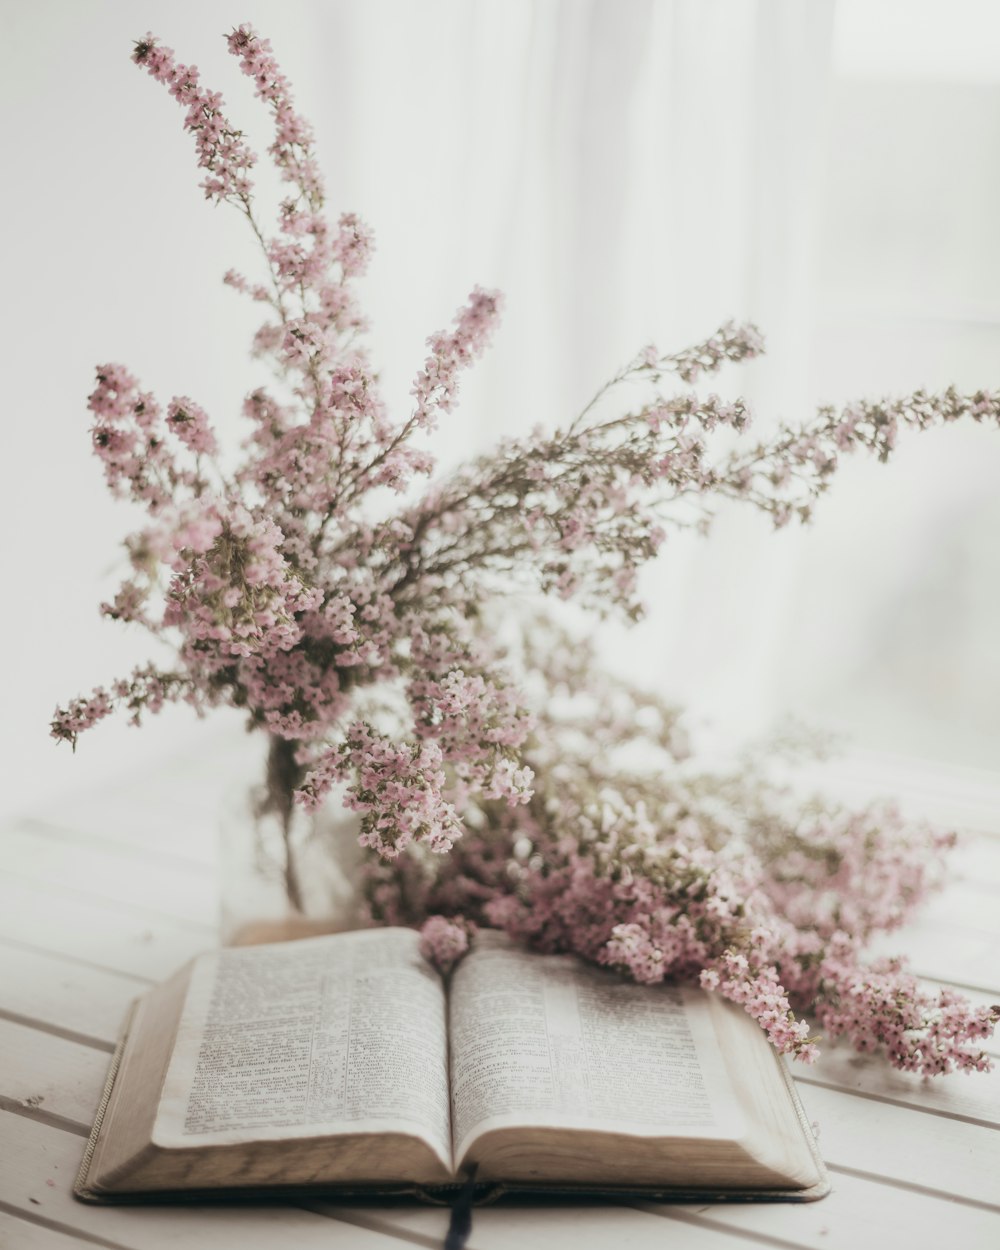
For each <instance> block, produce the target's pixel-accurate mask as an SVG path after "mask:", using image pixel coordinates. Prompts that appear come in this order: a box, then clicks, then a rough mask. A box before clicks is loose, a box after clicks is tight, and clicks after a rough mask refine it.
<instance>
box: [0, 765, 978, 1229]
mask: <svg viewBox="0 0 1000 1250" xmlns="http://www.w3.org/2000/svg"><path fill="white" fill-rule="evenodd" d="M216 765H217V761H216V760H214V759H213V756H212V753H211V752H205V751H204V750H202V751H201V752H200V753H199V754H197V755H196V756H194V757H192V758H181V759H179V760H177V761H175V762H174V763H173V764H172V766H171V767H170V768H169V769H164V770H163V772H162V773H161V774H158V775H155V776H143V777H139V778H131V779H129V780H127V781H123V782H122V784H121V785H119V786H117V787H114V788H108V787H105V788H104V792H103V793H91V794H86V793H84V794H81V795H80V796H79V797H78V798H76V799H74V800H73V801H72V802H66V801H64V802H60V803H59V804H52V803H46V802H45V801H44V799H43V800H40V801H39V804H38V808H37V813H36V814H33V816H32V818H31V819H26V820H22V821H18V822H14V823H13V824H11V825H9V826H8V827H7V828H6V829H4V830H3V831H2V832H0V848H2V858H0V969H2V972H0V1174H2V1175H0V1247H3V1248H4V1250H43V1248H44V1250H72V1248H73V1247H81V1246H87V1245H91V1246H93V1245H97V1246H105V1247H111V1248H113V1250H160V1248H161V1247H162V1248H163V1250H186V1248H188V1247H190V1248H191V1250H214V1248H217V1250H224V1248H229V1247H232V1248H233V1250H236V1248H239V1250H270V1248H272V1247H274V1248H281V1250H285V1248H289V1247H293V1248H294V1250H310V1248H311V1247H324V1248H325V1250H326V1248H329V1247H350V1248H351V1250H354V1248H356V1250H391V1248H393V1247H394V1248H395V1250H399V1247H400V1246H402V1245H411V1246H427V1247H438V1246H440V1245H441V1242H442V1239H443V1236H444V1231H445V1225H446V1218H447V1216H446V1212H444V1211H442V1210H440V1209H435V1208H426V1207H421V1206H416V1205H414V1206H412V1207H408V1206H407V1207H392V1208H388V1207H382V1208H379V1207H377V1206H351V1207H342V1206H335V1205H332V1204H324V1203H318V1202H317V1203H311V1204H308V1205H303V1206H291V1205H289V1206H287V1207H280V1206H279V1207H275V1206H268V1207H264V1206H259V1207H253V1206H244V1207H234V1206H221V1205H220V1206H215V1207H198V1208H187V1209H179V1208H177V1207H166V1206H163V1207H139V1208H104V1207H94V1206H85V1205H83V1204H81V1203H78V1202H76V1201H75V1200H74V1199H73V1197H72V1196H71V1193H70V1186H71V1183H72V1180H73V1177H74V1175H75V1172H76V1169H77V1165H78V1164H79V1161H80V1156H81V1154H82V1152H83V1146H84V1140H85V1137H86V1134H87V1132H88V1129H89V1126H90V1123H91V1120H92V1117H93V1113H94V1109H95V1106H96V1103H97V1099H98V1095H99V1093H100V1090H101V1087H102V1084H103V1080H104V1076H105V1071H106V1068H107V1064H108V1059H109V1056H110V1054H111V1050H112V1047H113V1045H114V1041H115V1038H116V1036H117V1033H118V1028H119V1024H120V1022H121V1019H122V1016H123V1013H124V1011H125V1008H126V1006H127V1005H128V1003H129V1002H130V1000H131V999H132V998H133V997H134V996H135V995H136V994H137V993H139V992H141V991H142V990H144V989H145V988H146V987H147V986H149V985H151V984H153V983H154V982H156V981H158V980H160V979H162V978H163V977H165V976H166V975H167V974H169V973H170V972H172V971H173V970H174V969H175V968H176V967H177V966H178V965H179V964H181V963H182V962H183V961H184V960H186V959H187V958H189V957H190V956H191V955H193V954H194V953H196V952H197V951H199V950H202V949H204V948H205V947H208V946H210V945H212V944H213V942H214V940H215V911H216V880H215V867H214V858H215V833H214V811H215V807H216V803H217V800H218V794H217V788H218V787H217V776H218V769H217V766H216ZM866 767H867V770H868V773H869V774H870V775H869V776H867V777H866V776H865V775H864V774H865V769H866ZM844 777H845V779H844V781H843V788H844V789H846V790H850V789H852V788H853V789H854V790H856V791H860V790H863V789H865V788H866V786H868V785H869V783H873V782H874V783H877V784H878V785H879V786H880V788H881V789H882V790H883V791H889V792H893V791H895V792H896V793H902V794H903V795H904V798H905V800H906V802H907V804H908V805H909V807H910V808H911V809H913V810H915V811H918V812H921V811H922V812H924V813H925V814H926V815H928V816H929V817H931V818H934V819H943V820H945V821H949V822H950V823H953V824H954V825H956V826H962V827H964V828H966V829H967V830H969V838H968V841H967V843H966V845H965V847H964V848H963V849H962V850H961V851H960V852H959V853H957V854H956V857H955V874H954V876H955V879H954V881H953V883H952V884H951V885H950V886H949V887H948V890H947V892H946V893H945V894H943V895H941V896H940V897H939V898H938V899H936V900H935V901H934V903H933V904H932V905H931V906H930V908H929V909H928V911H927V913H926V916H925V919H924V920H923V921H922V922H921V924H920V926H919V927H916V928H914V929H912V930H908V931H907V932H906V933H905V934H903V935H897V936H896V938H895V940H894V941H893V943H892V944H891V945H892V946H894V947H895V948H897V949H907V950H908V951H909V952H910V953H911V954H912V957H913V960H914V965H915V967H916V969H917V970H918V971H919V972H920V973H921V974H923V975H924V976H926V977H928V978H930V979H933V980H936V981H941V982H949V983H953V984H956V985H959V986H961V987H962V988H963V989H965V990H967V992H968V993H969V994H970V995H971V996H972V997H973V998H974V999H976V1000H978V1001H984V1002H985V1001H998V1000H1000V954H998V951H1000V776H997V777H993V778H991V777H988V776H987V777H984V776H983V775H981V774H980V775H978V776H973V775H964V774H961V773H956V772H951V773H947V772H942V771H941V770H936V771H935V770H930V771H928V770H926V769H920V768H914V767H913V766H912V765H909V766H899V767H896V768H893V767H892V766H891V762H890V763H887V762H886V761H876V762H871V761H869V763H868V764H867V765H864V764H861V765H855V766H853V771H850V770H848V772H847V773H845V774H844ZM992 1048H993V1050H994V1052H995V1053H998V1054H1000V1046H998V1045H997V1043H996V1042H994V1043H993V1047H992ZM800 1071H801V1075H799V1077H798V1079H799V1082H800V1087H801V1092H802V1097H803V1100H804V1102H805V1104H806V1108H807V1111H808V1112H809V1114H810V1117H811V1118H813V1119H815V1120H817V1121H818V1122H819V1125H820V1130H821V1133H820V1145H821V1148H822V1150H823V1153H824V1155H825V1157H826V1159H827V1162H828V1164H829V1167H830V1171H831V1174H832V1179H833V1184H834V1190H833V1193H832V1194H831V1195H830V1196H829V1197H828V1198H826V1199H824V1200H823V1201H821V1202H818V1203H811V1204H805V1205H798V1206H796V1205H763V1206H705V1205H702V1206H664V1205H657V1204H654V1203H621V1204H611V1203H599V1204H593V1205H579V1204H572V1205H541V1206H540V1205H537V1204H536V1205H533V1206H532V1205H519V1206H518V1205H504V1206H501V1207H494V1208H486V1209H482V1210H479V1211H477V1212H476V1215H475V1224H474V1229H473V1234H472V1238H471V1243H470V1246H471V1248H472V1250H501V1248H504V1247H518V1248H519V1250H527V1248H529V1247H533V1246H545V1247H552V1248H553V1250H564V1248H569V1247H572V1248H573V1250H609V1248H612V1250H626V1248H629V1250H645V1248H646V1247H650V1248H651V1247H654V1246H655V1247H659V1246H665V1245H667V1246H680V1247H691V1248H692V1250H702V1248H703V1247H704V1248H706V1250H707V1248H709V1247H715V1248H718V1250H738V1247H740V1246H746V1247H750V1246H752V1245H754V1246H756V1245H764V1246H784V1247H789V1246H790V1247H815V1248H816V1250H820V1248H823V1250H836V1248H840V1247H845V1248H849V1250H866V1248H867V1247H873V1248H875V1247H877V1248H878V1250H891V1248H894V1247H896V1246H906V1247H908V1250H919V1248H920V1247H924V1246H927V1247H931V1246H935V1247H937V1246H941V1245H948V1246H956V1247H962V1248H963V1250H980V1248H982V1250H987V1248H991V1247H1000V1071H998V1072H996V1073H994V1074H992V1075H990V1076H988V1077H984V1076H968V1077H966V1076H961V1075H959V1076H954V1077H949V1078H946V1079H944V1080H941V1081H938V1082H934V1083H925V1082H922V1081H921V1080H920V1079H918V1078H911V1077H908V1076H906V1075H904V1074H901V1073H896V1072H892V1071H890V1070H889V1069H888V1068H887V1067H885V1066H884V1065H883V1064H882V1063H880V1062H879V1061H878V1060H874V1059H868V1058H862V1057H860V1056H856V1055H854V1054H853V1053H852V1052H850V1051H849V1050H846V1049H844V1048H843V1047H836V1046H829V1047H827V1048H826V1050H825V1052H824V1056H823V1058H822V1060H821V1062H820V1063H819V1065H818V1066H817V1067H815V1068H812V1069H800Z"/></svg>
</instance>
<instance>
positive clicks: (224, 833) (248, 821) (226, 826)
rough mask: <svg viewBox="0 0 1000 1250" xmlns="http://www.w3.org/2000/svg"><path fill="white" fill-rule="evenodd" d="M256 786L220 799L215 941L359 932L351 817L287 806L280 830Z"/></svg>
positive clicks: (357, 854) (354, 820) (359, 855)
mask: <svg viewBox="0 0 1000 1250" xmlns="http://www.w3.org/2000/svg"><path fill="white" fill-rule="evenodd" d="M265 800H266V790H265V787H264V786H254V787H249V788H248V787H242V788H240V789H239V790H236V791H233V792H231V793H230V795H229V796H228V798H227V801H226V803H225V806H224V811H223V816H222V821H221V840H220V855H219V866H220V872H221V881H220V887H221V888H220V903H221V916H220V922H221V936H222V941H223V943H224V944H225V945H228V946H246V945H254V944H257V943H261V942H283V941H288V940H290V939H294V938H301V937H315V936H317V935H318V934H322V933H336V932H340V931H342V930H344V929H356V928H359V927H361V926H362V925H363V924H364V919H363V914H364V913H363V909H362V906H361V903H362V899H361V890H360V873H361V865H362V861H363V856H364V851H363V849H362V848H361V847H360V846H359V845H358V824H359V820H358V817H357V815H356V814H355V813H353V812H349V811H346V810H345V809H344V808H341V807H336V806H334V805H330V806H327V807H322V808H320V809H319V810H318V811H315V812H307V811H306V810H305V809H303V808H301V807H299V806H298V805H295V806H294V807H293V808H292V810H291V813H290V814H289V816H288V819H287V822H286V820H285V819H283V817H282V815H281V814H280V813H279V812H278V811H276V810H274V808H273V807H270V808H269V807H268V805H267V803H266V801H265Z"/></svg>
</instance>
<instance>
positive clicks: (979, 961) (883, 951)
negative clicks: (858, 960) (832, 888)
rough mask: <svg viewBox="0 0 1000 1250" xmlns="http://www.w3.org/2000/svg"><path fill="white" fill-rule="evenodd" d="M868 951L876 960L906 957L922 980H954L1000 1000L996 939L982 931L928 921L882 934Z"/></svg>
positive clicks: (999, 971)
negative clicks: (924, 978)
mask: <svg viewBox="0 0 1000 1250" xmlns="http://www.w3.org/2000/svg"><path fill="white" fill-rule="evenodd" d="M868 950H869V952H870V953H871V955H872V956H873V957H878V956H880V955H905V956H906V958H907V959H908V960H909V962H910V966H911V967H912V968H913V970H914V972H916V973H917V974H918V975H920V976H922V977H930V978H932V979H933V980H936V981H950V982H951V983H953V984H955V985H958V986H959V987H961V986H973V987H975V988H976V989H978V990H981V991H983V992H984V993H986V994H992V993H994V992H995V993H996V994H997V995H998V997H1000V987H998V985H997V981H998V978H1000V967H998V963H997V955H996V938H994V937H992V936H991V935H990V934H988V933H982V932H980V931H979V930H978V929H963V928H960V927H959V926H957V925H950V924H935V923H933V922H927V923H926V924H922V925H913V926H908V927H907V928H905V929H900V930H898V931H897V932H896V933H887V934H882V935H880V936H879V937H877V938H875V939H874V940H873V941H872V943H871V944H870V946H869V948H868ZM994 1001H997V1000H996V999H994Z"/></svg>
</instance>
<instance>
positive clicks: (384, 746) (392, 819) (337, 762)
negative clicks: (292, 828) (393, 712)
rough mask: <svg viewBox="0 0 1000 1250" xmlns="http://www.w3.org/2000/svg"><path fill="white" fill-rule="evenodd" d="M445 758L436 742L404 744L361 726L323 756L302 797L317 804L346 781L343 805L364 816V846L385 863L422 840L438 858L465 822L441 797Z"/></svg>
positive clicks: (362, 820)
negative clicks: (332, 788)
mask: <svg viewBox="0 0 1000 1250" xmlns="http://www.w3.org/2000/svg"><path fill="white" fill-rule="evenodd" d="M443 765H444V756H443V754H442V752H441V749H440V747H439V746H438V745H437V744H436V743H434V742H414V743H405V742H399V741H398V740H394V739H391V738H389V737H387V736H386V735H385V734H382V733H379V732H378V731H377V730H375V729H373V728H372V727H371V725H368V724H365V723H364V722H360V721H359V722H357V723H355V724H353V725H351V726H350V727H349V729H348V730H347V734H346V738H345V741H344V742H343V743H342V744H341V745H339V746H337V747H334V748H332V749H330V750H329V751H327V752H325V753H324V754H323V755H322V756H321V757H320V759H319V760H318V762H317V763H316V764H315V766H314V767H313V768H312V770H311V771H310V772H309V774H308V776H307V778H306V780H305V782H304V784H303V786H302V793H303V795H304V796H305V801H306V803H307V805H308V806H315V805H316V804H318V803H319V802H320V801H321V799H322V798H323V796H324V795H325V794H326V793H327V792H328V791H329V789H330V787H331V786H332V785H334V784H335V783H336V782H341V783H344V782H346V783H348V784H347V788H346V792H345V795H344V803H345V805H346V806H347V807H348V808H350V809H351V810H352V811H356V812H360V813H361V814H362V815H361V833H360V842H361V845H362V846H370V847H371V848H372V849H373V850H375V851H377V852H378V853H379V855H380V856H382V857H383V858H385V859H395V858H396V856H397V855H398V854H399V853H400V851H403V850H405V849H406V847H408V846H409V845H410V843H411V842H419V843H423V844H424V845H426V846H427V847H428V848H429V849H430V850H431V851H434V852H436V853H438V854H441V853H443V852H444V851H450V850H451V847H452V844H453V842H454V841H455V839H456V838H460V837H461V836H462V823H461V821H460V820H459V818H458V814H457V813H456V811H455V809H454V807H453V806H452V805H451V803H449V802H448V801H447V799H445V798H444V797H443V795H444V790H445V774H444V767H443Z"/></svg>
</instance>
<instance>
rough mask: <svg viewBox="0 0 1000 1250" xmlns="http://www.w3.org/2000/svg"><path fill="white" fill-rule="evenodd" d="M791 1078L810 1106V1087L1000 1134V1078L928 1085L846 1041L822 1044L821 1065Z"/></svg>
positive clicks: (958, 1078)
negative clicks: (993, 1129) (994, 1129)
mask: <svg viewBox="0 0 1000 1250" xmlns="http://www.w3.org/2000/svg"><path fill="white" fill-rule="evenodd" d="M792 1072H793V1075H794V1076H795V1079H796V1081H797V1082H798V1083H799V1084H800V1085H802V1086H804V1092H803V1095H802V1097H803V1100H804V1101H805V1102H806V1103H809V1102H810V1099H811V1094H810V1089H809V1087H810V1086H811V1085H814V1084H821V1085H827V1086H829V1087H831V1088H835V1089H839V1090H843V1091H850V1092H851V1093H852V1095H854V1096H858V1095H862V1096H864V1097H865V1098H869V1099H876V1100H879V1101H882V1102H889V1103H892V1104H894V1105H897V1106H906V1107H911V1108H913V1109H914V1110H918V1111H924V1112H929V1113H933V1114H935V1115H938V1116H953V1117H958V1118H960V1119H963V1120H969V1121H972V1122H975V1123H977V1124H984V1125H993V1126H995V1127H997V1128H1000V1072H992V1073H990V1074H989V1075H987V1076H983V1074H982V1073H970V1074H968V1075H960V1074H954V1075H952V1076H948V1077H937V1078H935V1079H934V1080H925V1079H924V1078H923V1077H920V1076H915V1075H914V1074H913V1073H912V1072H899V1071H897V1069H895V1068H892V1067H890V1066H889V1064H888V1063H886V1061H885V1059H883V1058H882V1057H881V1056H880V1055H861V1054H858V1052H857V1051H855V1050H852V1049H851V1047H850V1046H849V1045H847V1043H846V1042H843V1041H839V1042H824V1043H823V1045H822V1048H821V1054H820V1058H819V1062H818V1063H816V1064H814V1065H813V1066H812V1067H810V1068H805V1067H803V1066H802V1065H801V1064H793V1065H792Z"/></svg>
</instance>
